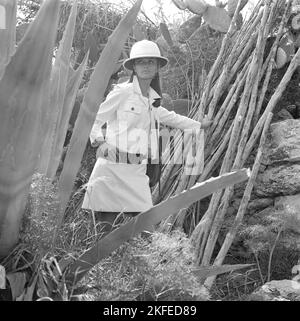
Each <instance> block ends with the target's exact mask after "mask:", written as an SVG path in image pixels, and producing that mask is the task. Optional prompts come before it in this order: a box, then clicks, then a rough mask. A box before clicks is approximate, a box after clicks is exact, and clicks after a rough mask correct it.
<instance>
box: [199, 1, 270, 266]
mask: <svg viewBox="0 0 300 321" xmlns="http://www.w3.org/2000/svg"><path fill="white" fill-rule="evenodd" d="M270 2H271V0H268V1H267V3H266V5H265V7H264V13H263V19H262V21H261V30H260V33H259V36H258V44H257V47H256V52H255V54H254V56H253V59H252V62H251V66H250V69H249V72H248V75H247V80H246V85H245V89H244V92H243V95H242V99H241V102H240V106H239V109H238V112H237V115H236V117H235V120H234V127H233V133H232V136H231V139H230V142H229V146H228V149H227V152H226V155H225V158H224V162H223V164H222V168H221V173H223V172H224V171H228V170H229V169H230V168H231V166H232V165H231V164H232V161H233V158H235V162H234V164H233V165H234V166H236V165H237V164H236V163H238V162H239V159H238V158H237V157H236V155H235V150H236V149H237V146H238V144H239V146H240V147H242V145H241V144H243V141H245V140H246V137H247V133H248V130H249V128H250V121H251V118H252V115H253V109H254V104H252V108H249V110H248V113H247V114H248V116H249V117H247V116H246V119H245V121H244V122H243V121H242V119H244V118H245V112H246V111H247V107H248V104H249V100H250V97H251V93H252V92H253V91H254V95H255V93H256V90H257V86H258V80H259V75H258V73H259V67H260V66H259V63H261V59H260V58H261V57H262V51H263V48H262V47H261V44H262V42H263V35H264V29H265V28H266V23H267V20H268V18H269V13H270V7H269V5H270ZM255 78H256V84H255V85H254V88H253V87H252V85H253V80H254V79H255ZM253 97H254V99H256V95H255V96H253ZM250 107H251V106H250ZM242 126H243V128H242ZM244 129H245V130H244ZM241 130H242V133H241V136H242V137H240V132H241ZM239 153H240V151H239V150H238V149H237V154H238V155H240V154H239ZM232 193H233V187H230V188H228V189H226V190H225V192H224V195H223V199H222V202H221V205H220V207H219V210H218V211H217V213H216V214H215V215H214V222H213V224H212V228H211V231H210V233H209V236H208V239H207V242H206V246H205V250H204V254H203V258H202V261H201V264H202V265H206V264H208V262H209V261H210V259H211V256H212V253H213V249H214V247H215V244H216V241H217V237H218V235H219V231H220V229H221V226H222V224H223V219H224V215H225V213H226V210H227V207H228V204H229V199H230V197H231V196H232Z"/></svg>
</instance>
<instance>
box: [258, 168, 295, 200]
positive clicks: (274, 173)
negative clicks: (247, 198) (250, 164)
mask: <svg viewBox="0 0 300 321" xmlns="http://www.w3.org/2000/svg"><path fill="white" fill-rule="evenodd" d="M254 193H255V195H257V196H258V197H262V198H265V197H267V198H269V197H274V196H282V195H294V194H297V193H300V164H291V165H281V166H276V167H271V168H267V169H266V170H265V172H264V173H262V174H261V175H258V177H257V180H256V182H255V185H254Z"/></svg>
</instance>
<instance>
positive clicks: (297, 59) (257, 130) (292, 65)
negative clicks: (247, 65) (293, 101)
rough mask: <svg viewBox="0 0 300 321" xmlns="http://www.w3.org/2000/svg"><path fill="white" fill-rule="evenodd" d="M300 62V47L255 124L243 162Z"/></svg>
mask: <svg viewBox="0 0 300 321" xmlns="http://www.w3.org/2000/svg"><path fill="white" fill-rule="evenodd" d="M299 63H300V48H299V49H298V50H297V52H296V54H295V56H294V57H293V59H292V61H291V63H290V65H289V67H288V69H287V71H286V72H285V74H284V76H283V78H282V79H281V81H280V83H279V85H278V86H277V88H276V90H275V92H274V94H273V96H272V97H271V99H270V101H269V103H268V105H267V107H266V109H265V111H264V113H263V114H262V116H261V117H260V119H259V121H258V122H257V124H256V126H255V128H254V130H253V132H252V134H251V136H250V138H249V140H248V142H247V145H246V147H245V151H244V155H243V162H245V160H246V159H247V158H248V157H249V155H250V153H251V151H252V149H253V147H254V145H255V142H256V141H257V139H258V137H259V135H260V132H261V129H262V125H263V124H264V122H265V119H266V117H267V115H268V114H269V113H270V112H272V111H273V109H274V107H275V106H276V104H277V102H278V101H279V99H280V97H281V96H282V94H283V92H284V90H285V88H286V86H287V84H288V83H289V81H290V80H291V78H292V76H293V73H294V71H295V70H296V69H297V67H298V66H299Z"/></svg>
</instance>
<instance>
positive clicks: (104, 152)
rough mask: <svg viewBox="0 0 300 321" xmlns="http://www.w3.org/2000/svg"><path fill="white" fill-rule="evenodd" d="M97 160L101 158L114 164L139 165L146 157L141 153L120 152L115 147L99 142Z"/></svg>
mask: <svg viewBox="0 0 300 321" xmlns="http://www.w3.org/2000/svg"><path fill="white" fill-rule="evenodd" d="M96 156H97V158H98V157H101V158H104V159H106V160H109V161H112V162H114V163H123V164H141V163H142V161H143V160H144V159H146V158H147V157H146V156H145V155H143V154H141V153H128V152H123V151H120V149H119V148H118V147H116V146H112V145H110V144H108V143H107V142H105V141H103V142H101V144H100V146H99V147H98V149H97V155H96Z"/></svg>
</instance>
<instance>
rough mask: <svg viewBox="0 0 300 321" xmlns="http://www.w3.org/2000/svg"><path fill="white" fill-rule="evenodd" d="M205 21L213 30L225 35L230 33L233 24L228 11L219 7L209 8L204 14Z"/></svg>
mask: <svg viewBox="0 0 300 321" xmlns="http://www.w3.org/2000/svg"><path fill="white" fill-rule="evenodd" d="M203 19H204V20H205V21H206V22H207V23H208V24H209V26H210V27H211V28H213V29H215V30H217V31H220V32H224V33H226V32H227V31H228V29H229V26H230V22H231V19H230V17H229V15H228V13H227V11H226V10H225V9H223V8H218V7H208V8H207V10H206V11H205V12H204V13H203Z"/></svg>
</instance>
